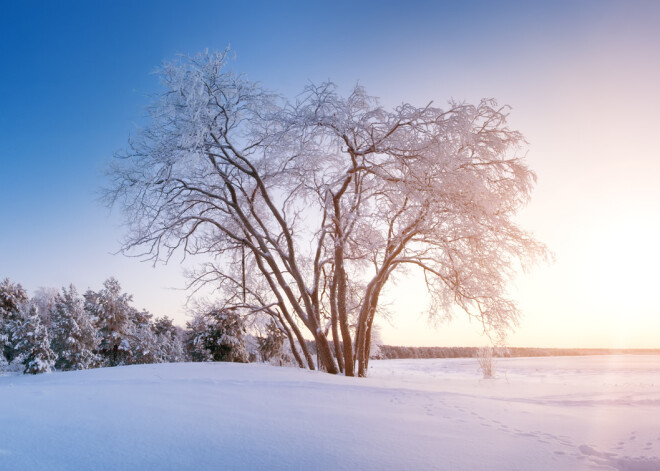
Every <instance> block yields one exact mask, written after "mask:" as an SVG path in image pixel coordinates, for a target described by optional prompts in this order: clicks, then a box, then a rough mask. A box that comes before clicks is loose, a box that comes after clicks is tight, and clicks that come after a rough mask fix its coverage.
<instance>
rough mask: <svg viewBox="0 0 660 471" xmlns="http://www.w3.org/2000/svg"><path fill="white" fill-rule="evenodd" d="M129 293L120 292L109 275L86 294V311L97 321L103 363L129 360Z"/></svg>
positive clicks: (115, 282) (121, 363) (117, 285)
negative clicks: (95, 288)
mask: <svg viewBox="0 0 660 471" xmlns="http://www.w3.org/2000/svg"><path fill="white" fill-rule="evenodd" d="M131 301H132V296H130V295H129V294H126V293H122V292H121V286H120V285H119V282H118V281H117V280H115V279H114V278H109V279H107V280H106V281H105V282H104V283H103V289H102V290H100V291H98V292H94V291H91V290H90V291H87V293H85V310H86V311H87V312H89V313H90V314H91V315H92V316H93V317H94V318H95V320H96V327H97V329H98V338H99V348H98V353H99V354H100V355H101V357H102V361H103V364H104V365H106V366H117V365H124V364H127V363H130V358H131V327H132V326H131V319H130V317H131V314H132V311H133V308H132V307H131V306H130V302H131Z"/></svg>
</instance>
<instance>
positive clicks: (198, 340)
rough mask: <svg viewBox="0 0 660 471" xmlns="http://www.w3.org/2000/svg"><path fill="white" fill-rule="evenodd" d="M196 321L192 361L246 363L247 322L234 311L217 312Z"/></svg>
mask: <svg viewBox="0 0 660 471" xmlns="http://www.w3.org/2000/svg"><path fill="white" fill-rule="evenodd" d="M203 317H204V319H197V320H196V321H195V323H194V329H196V331H195V332H194V333H193V335H192V338H191V343H192V345H191V346H192V350H193V361H233V362H238V363H247V362H248V359H249V355H248V352H247V348H246V343H245V333H246V328H245V321H244V320H243V318H242V317H241V316H240V315H239V314H237V313H236V312H234V311H230V310H225V309H214V310H212V311H210V312H208V313H207V314H205V315H204V316H203Z"/></svg>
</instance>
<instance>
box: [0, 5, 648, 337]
mask: <svg viewBox="0 0 660 471" xmlns="http://www.w3.org/2000/svg"><path fill="white" fill-rule="evenodd" d="M658 24H660V3H657V2H651V1H648V2H643V1H637V2H623V1H622V2H607V1H579V2H578V1H566V2H476V1H472V2H470V1H467V2H466V1H456V2H441V1H429V2H417V1H408V2H400V1H398V2H367V1H365V2H333V3H332V4H327V3H325V2H323V3H322V2H282V3H281V4H280V2H252V3H250V4H246V5H242V4H239V2H231V3H230V2H220V1H215V2H210V1H209V2H199V1H197V2H195V1H191V2H174V1H158V2H155V1H154V2H147V1H144V2H69V1H62V2H45V1H44V2H39V1H33V2H11V3H9V2H6V4H4V5H3V7H2V14H1V15H0V52H1V57H2V60H3V65H2V69H1V73H0V99H1V103H2V105H0V163H1V167H0V214H2V220H3V225H2V226H3V227H2V229H1V230H0V277H2V278H4V277H10V278H11V279H12V280H14V281H18V282H21V283H22V284H23V285H24V286H25V287H27V288H28V289H29V290H30V291H34V290H35V289H36V288H37V287H39V286H55V287H60V286H62V285H65V284H68V283H70V282H73V283H74V284H76V285H77V286H78V288H79V289H80V290H85V289H87V287H91V288H94V289H96V288H98V287H99V286H100V284H101V282H102V281H103V280H104V279H105V278H106V277H108V276H110V275H114V276H116V277H117V278H118V279H119V280H120V281H121V282H122V283H123V285H124V286H125V287H126V289H127V290H128V291H129V292H132V293H133V294H134V295H135V301H136V304H137V305H138V306H139V307H145V308H147V309H149V310H151V311H153V312H154V313H156V314H168V315H170V316H174V317H175V318H176V319H177V320H178V321H179V322H180V323H183V322H184V321H185V314H184V310H183V308H182V304H183V301H184V300H185V295H184V293H183V292H181V291H176V290H173V289H170V288H178V287H181V286H182V285H183V278H182V277H181V274H180V272H181V269H180V267H178V266H176V265H174V266H168V267H159V268H156V269H154V268H151V267H150V266H149V265H148V264H141V263H139V262H138V261H136V260H133V259H126V258H125V257H122V256H121V255H111V253H112V252H114V251H116V250H117V249H118V248H119V239H120V238H121V236H122V231H121V228H120V227H118V224H119V222H120V215H119V214H114V213H113V214H110V212H109V211H108V209H107V208H104V207H102V206H101V205H100V204H98V202H97V196H98V192H99V190H100V188H101V187H102V186H103V184H104V177H103V169H104V167H105V165H106V164H107V162H108V161H109V160H110V159H111V158H112V155H113V153H114V152H115V151H117V150H119V149H121V148H122V147H123V146H124V145H125V144H126V142H127V138H128V136H129V135H130V134H131V133H134V132H135V129H136V126H137V125H139V124H140V123H142V122H143V115H144V113H143V109H144V107H145V106H146V105H147V104H148V102H149V98H148V96H149V94H150V93H154V92H155V91H157V90H158V83H157V78H156V77H155V76H154V75H153V74H152V72H153V70H154V69H155V68H156V67H157V66H158V65H159V64H160V63H161V62H162V61H163V60H167V59H170V58H172V57H173V56H174V55H175V54H178V53H195V52H198V51H200V50H203V49H205V48H209V49H224V48H225V47H226V46H227V45H228V44H231V46H232V48H233V50H234V51H235V52H236V55H237V59H236V61H235V69H236V70H238V71H241V72H244V73H246V74H247V75H248V76H249V77H250V78H251V79H254V80H259V81H261V82H262V83H264V84H265V85H266V86H267V87H270V88H271V89H274V90H277V91H279V92H281V93H283V94H285V95H287V96H293V95H295V94H296V93H297V92H299V91H300V90H301V89H302V87H303V86H304V85H305V84H306V83H308V82H309V81H314V82H319V81H323V80H328V79H331V80H333V81H335V82H337V83H338V84H339V85H340V86H341V87H342V88H343V89H344V90H346V89H348V88H349V87H351V86H353V85H354V84H355V83H356V82H358V81H359V82H360V83H361V84H363V85H364V86H365V87H366V88H367V90H368V91H369V92H370V93H372V94H374V95H377V96H380V97H381V99H382V101H383V103H384V104H386V105H394V104H398V103H400V102H402V101H409V102H412V103H414V104H419V105H421V104H426V103H427V102H428V101H430V100H435V102H436V103H438V104H443V103H444V102H445V101H446V100H448V99H450V98H455V99H459V100H462V99H465V100H468V101H475V100H478V99H479V98H482V97H495V98H497V99H498V100H499V101H500V102H501V103H508V104H510V105H512V107H513V113H512V116H511V122H512V124H513V126H514V127H516V128H518V129H519V130H521V131H522V132H523V133H524V134H525V135H526V136H527V138H528V140H529V141H530V150H529V154H528V158H529V161H530V164H531V166H532V168H534V169H535V170H536V171H537V173H538V174H539V185H538V188H537V191H536V193H535V196H534V201H533V203H532V204H531V205H530V207H529V208H528V209H527V210H526V211H525V212H524V213H523V215H522V216H521V218H522V221H523V222H524V223H525V226H526V227H527V228H530V229H532V230H533V231H534V232H535V233H536V234H537V235H538V237H539V238H540V239H542V240H544V241H545V242H547V243H548V244H549V245H550V246H551V248H552V249H553V250H555V252H556V253H557V256H558V261H557V263H556V264H555V265H554V266H553V267H551V268H541V269H539V271H537V272H536V273H535V274H533V275H532V276H531V278H528V279H526V280H524V281H521V284H520V286H519V287H518V288H516V289H519V290H520V291H521V292H520V299H521V304H522V305H523V307H524V308H525V310H526V311H527V312H526V314H527V317H526V319H527V320H526V321H525V323H524V324H523V326H522V327H521V329H520V335H518V336H517V337H514V338H513V339H514V340H515V341H517V343H519V344H539V343H542V344H546V345H548V344H556V345H559V344H561V342H560V341H559V340H558V339H557V338H556V337H553V336H552V335H550V336H547V335H545V333H546V332H555V330H556V332H560V331H561V326H562V325H564V323H568V322H572V319H574V318H575V317H576V316H582V318H584V325H585V326H586V325H589V324H592V325H593V324H594V323H595V322H598V321H599V319H602V316H603V313H606V314H607V313H609V314H607V316H609V318H611V319H610V321H611V325H610V327H608V328H607V329H606V330H604V331H603V332H601V335H600V336H599V337H597V338H596V339H595V340H593V342H592V343H594V344H599V345H601V344H611V345H624V344H625V345H633V346H634V345H635V343H636V341H635V340H634V339H636V338H638V337H639V336H638V334H637V333H635V332H636V331H635V332H631V333H630V334H629V335H628V336H627V337H626V338H624V339H621V338H618V339H617V338H616V336H615V332H617V331H620V330H621V329H620V327H618V326H619V324H617V323H618V322H623V320H622V319H620V316H623V314H621V311H624V310H625V311H626V312H627V314H626V315H629V309H628V308H634V309H636V310H641V311H643V312H644V313H645V314H644V315H643V316H642V317H640V325H642V326H643V327H640V331H641V330H644V331H649V330H651V331H652V330H653V329H657V331H656V332H658V333H660V321H659V322H655V321H652V320H650V319H652V318H653V316H654V315H655V316H656V317H657V318H660V295H658V294H656V293H657V291H658V290H656V291H654V289H653V287H654V286H655V288H656V289H657V287H658V286H660V276H659V275H658V269H657V266H658V264H660V256H659V255H658V252H657V250H656V249H654V248H653V247H651V245H652V244H653V240H656V242H657V240H660V229H659V227H660V222H659V218H660V193H659V190H658V189H657V188H658V186H660V184H659V183H658V182H659V181H660V180H659V178H660V168H659V164H658V162H660V155H659V154H658V148H657V146H656V145H655V143H654V139H653V138H652V136H653V135H654V134H657V129H658V126H659V125H660V122H659V119H658V116H657V114H656V112H655V111H654V110H657V109H658V105H660V95H659V92H658V86H657V84H658V83H660V65H659V64H658V62H659V61H658V54H659V53H660V33H658V31H657V29H658V28H657V25H658ZM617 228H623V229H621V231H620V233H619V232H617V231H618V230H619V229H617ZM656 235H657V236H658V239H655V236H656ZM608 237H609V238H608ZM656 245H657V244H656ZM615 246H616V247H615ZM621 246H624V247H628V249H626V251H624V252H625V254H626V255H625V256H624V255H622V247H621ZM647 246H648V247H647ZM635 247H637V248H635ZM639 247H642V249H640V248H639ZM592 252H593V253H592ZM585 254H586V255H585ZM589 254H591V255H589ZM589 257H591V258H589ZM617 257H619V258H620V260H619V258H617ZM630 259H635V260H638V259H643V260H638V262H635V263H637V264H635V263H633V264H631V262H630ZM603 260H609V261H610V263H609V264H608V263H604V265H603V266H601V265H599V264H600V263H601V262H602V261H603ZM612 260H614V262H613V261H612ZM616 260H619V261H618V262H616ZM616 263H618V265H616ZM580 264H581V265H580ZM653 264H655V267H656V268H653ZM594 266H597V268H594ZM590 267H591V268H590ZM590 269H594V270H596V269H597V270H598V272H597V273H591V272H589V270H590ZM608 269H609V270H611V271H612V272H611V277H610V278H603V275H602V272H603V271H605V272H607V270H608ZM631 272H632V273H631ZM576 273H577V274H578V275H579V276H578V275H576ZM574 277H575V278H574ZM631 277H632V279H634V280H637V281H638V282H637V283H629V284H625V283H619V284H616V283H614V284H613V285H611V286H610V285H609V284H608V283H611V282H612V281H611V280H617V279H621V280H624V279H630V278H631ZM589 280H592V281H589ZM594 280H597V281H594ZM656 282H657V284H656ZM585 283H586V284H587V285H588V286H587V285H584V284H585ZM589 283H592V284H593V285H594V286H591V285H589ZM589 286H591V287H589ZM603 286H605V287H607V289H606V290H605V292H604V293H605V294H602V293H601V292H600V291H599V290H600V289H603ZM613 287H615V288H618V291H620V293H619V294H618V295H617V296H616V297H614V298H608V296H612V295H611V294H608V293H609V292H611V291H612V288H613ZM649 291H650V293H649ZM599 293H600V294H599ZM395 297H396V296H395ZM640 297H641V299H642V301H643V302H641V303H640V302H638V301H634V302H632V304H631V301H630V300H631V299H640ZM593 298H598V299H596V300H594V299H593ZM601 298H603V299H601ZM626 299H627V300H628V301H626ZM562 300H563V301H562ZM635 303H637V304H635ZM404 304H405V303H404ZM405 306H408V307H407V308H406V307H405ZM405 306H404V307H401V309H399V310H401V311H406V310H408V311H410V312H408V313H406V315H407V316H408V318H404V317H401V319H399V320H397V319H395V321H394V322H395V324H396V326H397V329H396V330H395V329H390V328H389V327H388V326H385V329H384V330H385V335H386V340H388V342H389V343H400V344H403V343H407V344H412V343H421V344H433V343H438V344H446V343H448V342H451V341H454V343H466V344H473V343H475V342H477V341H478V340H479V337H478V333H475V332H476V330H475V326H470V325H468V324H461V323H460V322H458V323H454V324H452V325H444V324H443V325H442V326H441V328H440V329H439V330H438V331H437V332H435V331H434V333H433V334H432V335H433V336H428V335H427V334H426V333H425V332H426V331H427V330H428V329H425V328H424V325H425V324H424V323H423V322H422V321H420V319H419V316H418V314H417V312H418V310H420V309H421V308H419V307H417V306H409V305H408V304H405ZM612 306H614V307H612ZM617 313H619V314H617ZM562 316H564V317H562ZM408 319H413V320H414V322H413V321H409V320H408ZM548 319H552V322H553V323H552V325H550V324H548V322H550V321H549V320H548ZM649 322H650V323H649ZM645 323H646V324H645ZM585 328H586V327H585ZM397 332H398V333H397ZM525 332H526V334H525ZM553 335H555V334H554V333H553ZM639 335H642V333H640V334H639ZM642 337H643V335H642ZM642 337H639V338H642ZM582 338H584V336H582V337H581V336H580V335H579V333H578V334H576V335H575V336H574V337H572V338H571V337H569V339H568V340H566V342H572V341H574V342H578V341H580V339H582ZM643 338H644V339H646V337H643ZM656 338H660V335H656ZM631 339H633V340H631ZM640 342H641V341H640ZM652 342H653V341H652V340H650V337H649V339H648V340H644V341H643V342H642V343H643V344H644V346H649V343H652ZM655 346H660V345H657V344H656V345H655Z"/></svg>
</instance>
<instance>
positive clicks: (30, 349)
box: [12, 303, 56, 374]
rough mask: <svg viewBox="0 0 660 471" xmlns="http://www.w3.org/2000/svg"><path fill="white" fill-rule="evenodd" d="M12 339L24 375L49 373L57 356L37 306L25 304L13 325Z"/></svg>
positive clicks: (22, 305) (20, 308)
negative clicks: (23, 367)
mask: <svg viewBox="0 0 660 471" xmlns="http://www.w3.org/2000/svg"><path fill="white" fill-rule="evenodd" d="M12 338H13V341H14V345H15V349H16V352H17V354H18V355H19V358H21V362H22V363H23V365H24V366H25V369H24V371H23V372H24V373H29V374H38V373H49V372H50V371H51V369H52V368H53V366H54V365H55V359H56V355H55V353H54V352H53V350H51V348H50V339H49V338H48V330H47V329H46V326H44V325H43V324H42V320H41V316H40V315H39V313H38V310H37V306H36V305H35V304H32V303H23V304H21V306H20V307H19V314H18V318H17V319H16V321H15V322H13V323H12Z"/></svg>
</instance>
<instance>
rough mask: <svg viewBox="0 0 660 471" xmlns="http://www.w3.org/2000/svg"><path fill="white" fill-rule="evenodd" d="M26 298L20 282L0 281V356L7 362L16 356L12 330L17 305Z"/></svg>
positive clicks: (6, 279) (16, 314)
mask: <svg viewBox="0 0 660 471" xmlns="http://www.w3.org/2000/svg"><path fill="white" fill-rule="evenodd" d="M27 300H28V296H27V293H26V292H25V290H24V289H23V287H22V286H21V285H20V284H18V283H16V284H14V283H12V282H10V281H9V279H8V278H5V279H4V280H3V281H0V357H4V358H5V359H6V362H7V363H11V362H12V361H13V360H14V358H15V357H16V350H15V348H14V344H15V342H14V340H13V338H12V331H13V326H14V324H15V323H16V321H17V320H18V317H19V314H18V311H19V306H20V305H21V304H23V303H25V302H27Z"/></svg>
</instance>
